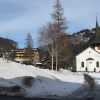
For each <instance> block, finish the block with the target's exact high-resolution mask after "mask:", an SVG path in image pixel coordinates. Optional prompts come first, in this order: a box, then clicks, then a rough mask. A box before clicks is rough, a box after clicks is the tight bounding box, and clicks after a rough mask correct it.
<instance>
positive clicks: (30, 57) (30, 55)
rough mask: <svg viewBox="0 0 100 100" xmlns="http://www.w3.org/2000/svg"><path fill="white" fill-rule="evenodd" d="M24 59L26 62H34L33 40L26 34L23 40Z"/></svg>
mask: <svg viewBox="0 0 100 100" xmlns="http://www.w3.org/2000/svg"><path fill="white" fill-rule="evenodd" d="M24 52H25V55H24V57H25V59H27V62H29V61H31V62H33V61H34V49H33V39H32V36H31V34H30V33H28V34H27V36H26V38H25V51H24Z"/></svg>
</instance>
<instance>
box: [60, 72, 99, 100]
mask: <svg viewBox="0 0 100 100" xmlns="http://www.w3.org/2000/svg"><path fill="white" fill-rule="evenodd" d="M84 79H85V82H84V84H83V85H82V86H81V87H80V88H79V89H78V90H77V91H75V92H73V93H72V94H70V95H69V96H67V97H66V98H63V99H61V100H100V88H99V85H98V84H97V83H96V82H95V81H94V80H93V79H92V78H91V77H90V76H89V75H87V74H84Z"/></svg>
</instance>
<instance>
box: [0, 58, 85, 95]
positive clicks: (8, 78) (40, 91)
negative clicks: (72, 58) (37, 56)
mask: <svg viewBox="0 0 100 100" xmlns="http://www.w3.org/2000/svg"><path fill="white" fill-rule="evenodd" d="M83 82H84V76H83V74H81V73H75V72H70V71H69V70H64V69H60V71H59V72H58V71H52V70H48V69H40V68H37V67H35V66H32V65H24V64H23V65H22V64H20V63H16V62H11V61H9V62H8V63H7V62H5V61H4V60H3V59H2V58H0V94H8V95H21V96H25V97H59V96H67V95H69V94H71V93H72V92H73V91H75V90H77V89H78V88H80V87H81V85H82V84H83ZM17 86H18V87H19V88H20V89H19V90H18V89H17V90H16V87H17Z"/></svg>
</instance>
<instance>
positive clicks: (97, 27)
mask: <svg viewBox="0 0 100 100" xmlns="http://www.w3.org/2000/svg"><path fill="white" fill-rule="evenodd" d="M98 34H99V26H98V21H97V16H96V29H95V35H96V36H97V35H98Z"/></svg>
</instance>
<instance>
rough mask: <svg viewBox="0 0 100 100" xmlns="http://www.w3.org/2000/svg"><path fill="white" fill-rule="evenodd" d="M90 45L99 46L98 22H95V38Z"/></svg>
mask: <svg viewBox="0 0 100 100" xmlns="http://www.w3.org/2000/svg"><path fill="white" fill-rule="evenodd" d="M92 44H93V45H94V44H100V30H99V26H98V21H97V20H96V29H95V37H94V40H93V42H92Z"/></svg>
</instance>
